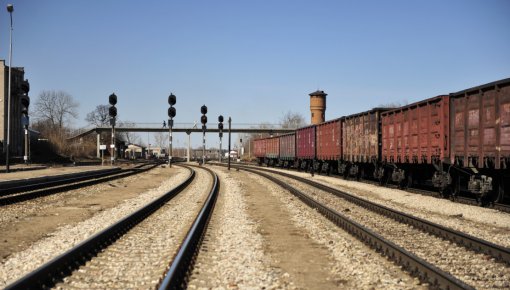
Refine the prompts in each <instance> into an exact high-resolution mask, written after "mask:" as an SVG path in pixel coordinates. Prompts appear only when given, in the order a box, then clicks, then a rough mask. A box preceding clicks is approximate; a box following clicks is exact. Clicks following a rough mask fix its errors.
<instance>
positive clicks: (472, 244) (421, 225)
mask: <svg viewBox="0 0 510 290" xmlns="http://www.w3.org/2000/svg"><path fill="white" fill-rule="evenodd" d="M257 170H263V169H257ZM268 171H271V172H272V173H275V174H279V175H282V176H286V177H289V178H293V179H296V180H299V181H300V182H303V183H306V184H309V185H311V186H314V187H317V188H319V189H321V190H324V191H326V192H329V193H331V194H334V195H335V196H338V197H340V198H343V199H345V200H347V201H349V202H352V203H354V204H356V205H359V206H361V207H364V208H366V209H369V210H371V211H373V212H376V213H379V214H382V215H384V216H387V217H390V218H392V219H394V220H396V221H398V222H401V223H405V224H408V225H411V226H413V227H415V228H418V229H420V230H422V231H424V232H427V233H430V234H433V235H435V236H437V237H440V238H443V239H446V240H449V241H451V242H454V243H456V244H458V245H460V246H463V247H465V248H467V249H469V250H472V251H476V252H480V253H484V254H487V255H489V256H491V257H494V258H496V259H497V260H499V261H503V262H505V263H507V264H510V249H509V248H506V247H503V246H500V245H497V244H494V243H492V242H489V241H486V240H483V239H480V238H477V237H474V236H471V235H469V234H466V233H463V232H461V231H457V230H454V229H450V228H447V227H445V226H442V225H439V224H436V223H433V222H430V221H427V220H424V219H422V218H419V217H415V216H412V215H409V214H406V213H403V212H400V211H397V210H394V209H391V208H389V207H386V206H384V205H379V204H376V203H374V202H371V201H368V200H365V199H362V198H359V197H356V196H354V195H352V194H349V193H346V192H344V191H341V190H338V189H335V188H332V187H330V186H327V185H324V184H320V183H318V182H315V181H312V180H309V179H306V178H303V177H299V176H295V175H292V174H288V173H285V172H277V171H273V170H268Z"/></svg>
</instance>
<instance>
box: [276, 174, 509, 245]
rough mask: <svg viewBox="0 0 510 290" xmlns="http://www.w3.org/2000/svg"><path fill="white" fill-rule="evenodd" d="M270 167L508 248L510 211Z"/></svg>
mask: <svg viewBox="0 0 510 290" xmlns="http://www.w3.org/2000/svg"><path fill="white" fill-rule="evenodd" d="M271 170H275V171H283V172H286V173H290V174H295V175H297V176H301V177H306V178H311V179H312V180H314V181H316V182H319V183H322V184H325V185H328V186H332V187H334V188H336V189H338V190H342V191H345V192H347V193H350V194H353V195H355V196H358V197H362V198H365V199H367V200H370V201H372V202H375V203H377V204H381V205H384V206H387V207H390V208H393V209H396V210H400V211H402V212H405V213H407V214H410V215H413V216H416V217H420V218H423V219H426V220H429V221H431V222H434V223H437V224H440V225H443V226H446V227H449V228H452V229H455V230H458V231H462V232H465V233H468V234H470V235H472V236H475V237H478V238H481V239H484V240H487V241H490V242H493V243H495V244H498V245H501V246H504V247H510V214H508V213H504V212H500V211H498V210H494V209H490V208H482V207H478V206H472V205H466V204H461V203H455V202H451V201H450V200H447V199H441V198H437V197H432V196H425V195H420V194H416V193H411V192H407V191H403V190H399V189H393V188H387V187H381V186H377V185H372V184H366V183H362V182H356V181H350V180H343V179H339V178H336V177H328V176H320V175H315V176H314V177H311V176H310V174H309V173H302V172H296V171H289V170H281V169H273V168H271Z"/></svg>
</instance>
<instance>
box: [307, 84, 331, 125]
mask: <svg viewBox="0 0 510 290" xmlns="http://www.w3.org/2000/svg"><path fill="white" fill-rule="evenodd" d="M327 95H328V94H326V93H324V91H319V90H317V91H315V92H313V93H311V94H310V111H311V113H312V118H311V123H312V125H316V124H320V123H323V122H324V121H325V120H326V96H327Z"/></svg>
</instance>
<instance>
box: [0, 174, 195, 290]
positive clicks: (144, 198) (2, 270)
mask: <svg viewBox="0 0 510 290" xmlns="http://www.w3.org/2000/svg"><path fill="white" fill-rule="evenodd" d="M188 172H189V171H188V170H186V169H180V170H179V171H178V173H177V174H175V175H172V176H169V178H168V180H167V181H165V182H163V183H162V184H161V185H160V186H159V187H157V188H156V189H153V190H149V191H147V192H144V193H140V194H139V195H138V196H136V197H135V198H132V199H129V200H125V201H123V202H121V203H120V204H119V205H117V206H115V207H114V208H110V209H108V210H105V211H102V212H100V213H98V214H96V215H95V216H93V217H92V218H90V219H87V220H85V221H82V222H80V223H78V224H76V225H66V226H63V227H61V228H59V229H58V230H56V231H54V232H52V233H49V234H47V237H46V238H43V239H41V240H39V241H37V242H35V243H34V244H33V245H31V246H30V247H29V248H27V249H26V250H24V251H22V252H18V253H15V254H13V255H11V256H10V257H9V258H8V259H7V260H5V261H3V262H2V263H1V264H0V287H4V286H6V285H7V284H9V283H12V282H14V281H15V280H17V279H19V278H20V277H22V276H23V275H25V274H27V273H29V272H30V271H33V270H35V269H36V268H37V267H39V266H41V265H42V264H44V263H46V262H48V261H49V260H51V259H52V258H54V257H56V256H57V255H59V254H61V253H63V252H65V251H66V250H68V249H70V248H72V247H73V246H75V245H76V244H78V243H79V242H81V241H82V240H84V239H86V238H88V237H90V236H91V235H93V234H94V233H96V232H98V231H100V230H102V229H104V228H106V227H107V226H109V225H111V224H113V223H114V222H115V221H117V220H119V219H120V218H122V217H124V216H126V215H128V214H129V213H131V212H133V211H134V210H136V209H138V208H140V207H141V206H143V205H144V204H147V203H148V202H150V201H152V200H154V199H155V198H157V197H159V196H161V195H162V194H163V193H165V192H167V191H168V190H170V189H172V188H174V187H175V186H176V185H178V184H180V183H181V182H182V181H184V180H185V179H186V178H187V176H188V175H189V173H188ZM133 178H136V177H133Z"/></svg>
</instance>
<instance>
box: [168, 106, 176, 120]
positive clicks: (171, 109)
mask: <svg viewBox="0 0 510 290" xmlns="http://www.w3.org/2000/svg"><path fill="white" fill-rule="evenodd" d="M168 117H170V118H173V117H175V108H174V107H170V108H168Z"/></svg>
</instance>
